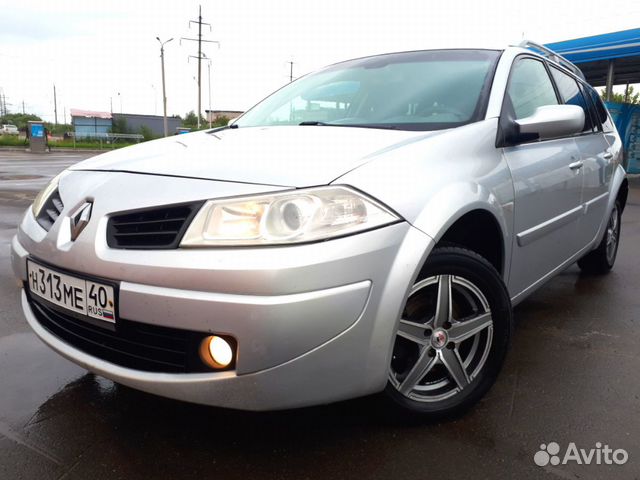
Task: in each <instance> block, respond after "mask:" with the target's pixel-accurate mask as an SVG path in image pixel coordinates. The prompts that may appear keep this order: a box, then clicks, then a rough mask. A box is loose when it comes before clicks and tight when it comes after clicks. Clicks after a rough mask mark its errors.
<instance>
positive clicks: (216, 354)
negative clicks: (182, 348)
mask: <svg viewBox="0 0 640 480" xmlns="http://www.w3.org/2000/svg"><path fill="white" fill-rule="evenodd" d="M200 358H201V359H202V361H203V362H204V363H206V364H207V365H209V366H210V367H212V368H218V369H220V368H226V367H228V366H229V365H230V364H231V362H232V361H233V350H232V348H231V345H229V342H227V341H226V340H225V339H224V338H222V337H218V336H215V335H213V336H211V337H207V338H205V339H204V340H202V343H201V344H200Z"/></svg>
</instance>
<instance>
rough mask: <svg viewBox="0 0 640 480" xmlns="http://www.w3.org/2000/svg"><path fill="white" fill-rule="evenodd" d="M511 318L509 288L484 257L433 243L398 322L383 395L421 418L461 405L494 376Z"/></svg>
mask: <svg viewBox="0 0 640 480" xmlns="http://www.w3.org/2000/svg"><path fill="white" fill-rule="evenodd" d="M511 321H512V320H511V302H510V299H509V295H508V293H507V290H506V288H505V286H504V283H503V282H502V279H501V278H500V275H499V274H498V272H497V271H496V270H495V269H494V268H493V266H492V265H491V264H489V262H487V261H486V260H485V259H484V258H482V257H481V256H479V255H477V254H476V253H474V252H471V251H469V250H466V249H463V248H458V247H446V248H437V249H435V250H434V251H433V252H432V253H431V255H430V256H429V258H428V260H427V262H426V263H425V266H424V268H423V271H422V273H421V274H420V276H419V277H418V280H417V281H416V283H415V284H414V286H413V288H412V289H411V292H410V295H409V298H408V299H407V302H406V305H405V308H404V311H403V314H402V318H401V320H400V323H399V325H398V329H397V332H396V337H395V341H394V349H393V355H392V360H391V365H390V368H389V381H388V384H387V388H386V393H387V395H388V396H389V397H390V398H391V399H392V400H393V401H394V402H395V404H396V405H398V406H400V407H401V408H402V409H404V410H406V411H410V412H413V413H419V414H420V415H421V416H423V417H425V418H427V419H433V420H437V419H441V418H444V417H449V416H452V415H457V414H460V413H462V412H464V411H465V410H467V409H468V408H470V407H471V406H472V405H473V404H475V403H476V402H477V401H478V400H479V399H480V398H482V396H483V395H484V394H485V393H486V392H487V391H488V390H489V388H490V387H491V385H492V384H493V382H494V381H495V379H496V377H497V375H498V373H499V371H500V368H501V366H502V364H503V362H504V358H505V354H506V352H507V347H508V344H509V338H510V334H511Z"/></svg>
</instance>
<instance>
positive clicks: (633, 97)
mask: <svg viewBox="0 0 640 480" xmlns="http://www.w3.org/2000/svg"><path fill="white" fill-rule="evenodd" d="M600 97H602V100H603V101H607V89H606V88H603V89H602V90H601V91H600ZM611 101H612V102H615V103H630V104H632V105H638V104H640V92H634V90H633V85H629V90H628V91H627V92H625V93H616V92H613V94H612V95H611Z"/></svg>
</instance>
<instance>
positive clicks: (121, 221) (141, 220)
mask: <svg viewBox="0 0 640 480" xmlns="http://www.w3.org/2000/svg"><path fill="white" fill-rule="evenodd" d="M202 203H203V202H197V203H188V204H182V205H171V206H165V207H160V208H150V209H145V210H137V211H135V212H121V213H117V214H115V215H112V216H111V217H110V218H109V223H108V224H107V245H109V247H111V248H131V249H135V248H137V249H168V248H177V247H178V245H179V244H180V240H182V236H183V235H184V233H185V231H186V229H187V228H188V227H189V224H190V223H191V220H192V219H193V217H194V216H195V214H196V213H197V212H198V210H199V209H200V207H201V206H202Z"/></svg>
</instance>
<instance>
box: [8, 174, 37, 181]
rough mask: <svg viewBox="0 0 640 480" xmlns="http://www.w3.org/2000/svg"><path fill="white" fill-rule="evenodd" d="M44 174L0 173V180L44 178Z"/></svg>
mask: <svg viewBox="0 0 640 480" xmlns="http://www.w3.org/2000/svg"><path fill="white" fill-rule="evenodd" d="M45 177H46V175H0V181H3V180H9V181H11V180H38V179H40V178H45Z"/></svg>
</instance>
